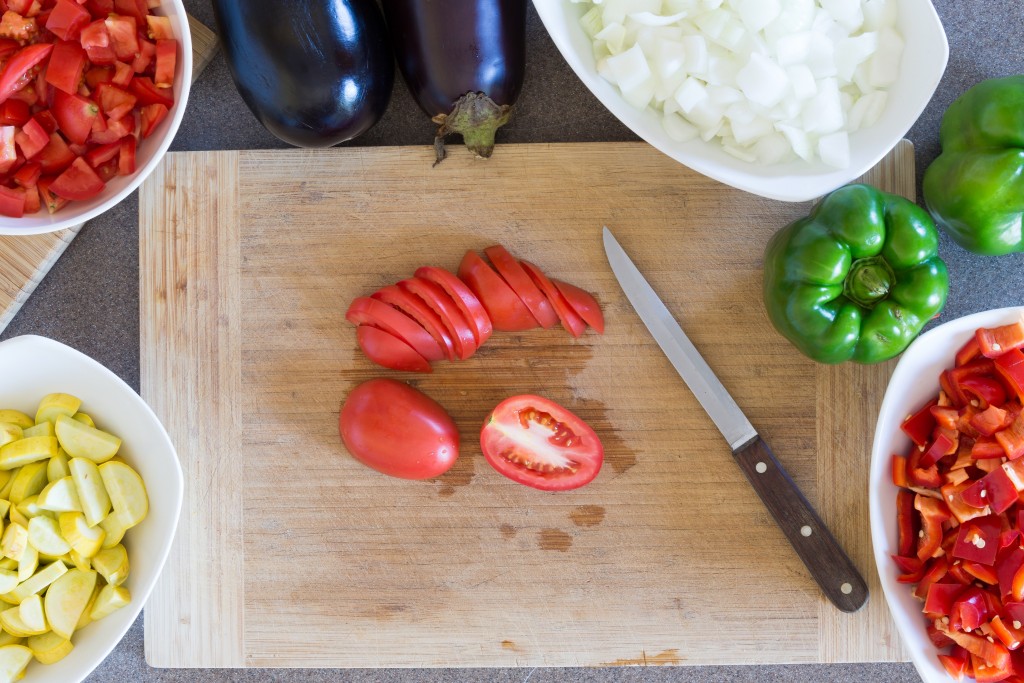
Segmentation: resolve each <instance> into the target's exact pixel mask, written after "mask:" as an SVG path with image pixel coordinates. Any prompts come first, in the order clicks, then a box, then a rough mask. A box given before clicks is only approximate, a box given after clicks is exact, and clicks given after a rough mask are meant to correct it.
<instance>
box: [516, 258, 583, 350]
mask: <svg viewBox="0 0 1024 683" xmlns="http://www.w3.org/2000/svg"><path fill="white" fill-rule="evenodd" d="M519 264H520V265H522V267H523V270H525V271H526V274H527V275H529V276H530V278H531V279H532V280H533V281H534V283H536V285H537V286H538V287H539V288H540V291H542V292H544V296H546V297H547V298H548V301H549V302H551V306H552V307H553V308H554V309H555V313H557V314H558V319H559V320H561V321H562V327H564V328H565V331H566V332H568V333H569V334H571V335H572V336H574V337H579V336H580V335H581V334H583V333H584V332H586V331H587V324H586V323H585V322H583V318H581V317H580V316H579V314H578V313H576V311H575V310H573V307H572V306H570V305H569V302H568V301H567V300H566V298H565V295H563V294H562V293H561V292H560V291H558V288H557V287H555V285H554V283H552V282H551V280H549V279H548V276H547V275H545V274H544V272H543V271H542V270H541V269H540V268H538V267H537V266H535V265H533V264H532V263H530V262H529V261H520V262H519Z"/></svg>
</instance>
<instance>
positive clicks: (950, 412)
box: [930, 405, 960, 429]
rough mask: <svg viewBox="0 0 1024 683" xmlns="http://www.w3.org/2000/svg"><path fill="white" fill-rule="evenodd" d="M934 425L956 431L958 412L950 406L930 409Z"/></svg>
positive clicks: (938, 406)
mask: <svg viewBox="0 0 1024 683" xmlns="http://www.w3.org/2000/svg"><path fill="white" fill-rule="evenodd" d="M930 410H931V413H932V417H934V418H935V422H936V424H938V426H940V427H943V428H945V429H956V428H957V423H958V421H959V420H960V412H959V411H958V410H957V409H956V408H954V407H952V406H940V405H934V406H932V407H931V408H930Z"/></svg>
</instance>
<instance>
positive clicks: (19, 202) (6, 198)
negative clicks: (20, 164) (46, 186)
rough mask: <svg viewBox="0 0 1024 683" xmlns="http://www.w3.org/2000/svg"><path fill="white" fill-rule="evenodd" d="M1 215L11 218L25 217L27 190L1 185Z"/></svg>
mask: <svg viewBox="0 0 1024 683" xmlns="http://www.w3.org/2000/svg"><path fill="white" fill-rule="evenodd" d="M0 214H2V215H4V216H10V217H11V218H21V217H22V216H24V215H25V190H23V189H21V188H18V189H11V188H9V187H5V186H3V185H0Z"/></svg>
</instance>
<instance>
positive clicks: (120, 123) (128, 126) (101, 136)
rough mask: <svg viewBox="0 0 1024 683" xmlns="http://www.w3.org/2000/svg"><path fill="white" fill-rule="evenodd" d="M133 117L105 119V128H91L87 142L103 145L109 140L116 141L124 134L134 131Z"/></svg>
mask: <svg viewBox="0 0 1024 683" xmlns="http://www.w3.org/2000/svg"><path fill="white" fill-rule="evenodd" d="M134 126H135V118H134V117H132V116H125V117H123V118H120V119H115V120H113V121H106V129H105V130H102V131H99V132H98V131H97V130H93V132H92V135H90V136H89V142H90V143H91V144H96V145H105V144H107V143H110V142H117V141H118V140H120V139H121V138H123V137H125V136H126V135H131V134H132V133H133V132H134Z"/></svg>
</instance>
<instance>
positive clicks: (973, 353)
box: [956, 333, 981, 367]
mask: <svg viewBox="0 0 1024 683" xmlns="http://www.w3.org/2000/svg"><path fill="white" fill-rule="evenodd" d="M980 355H981V344H979V343H978V335H977V333H975V335H974V336H973V337H971V338H970V339H968V340H967V343H966V344H964V345H963V346H961V347H960V350H959V351H957V352H956V367H960V366H961V365H967V364H968V363H970V362H971V361H972V360H974V359H975V358H977V357H978V356H980Z"/></svg>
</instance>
